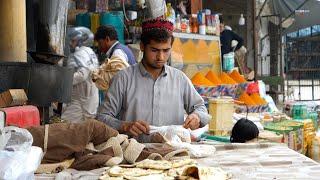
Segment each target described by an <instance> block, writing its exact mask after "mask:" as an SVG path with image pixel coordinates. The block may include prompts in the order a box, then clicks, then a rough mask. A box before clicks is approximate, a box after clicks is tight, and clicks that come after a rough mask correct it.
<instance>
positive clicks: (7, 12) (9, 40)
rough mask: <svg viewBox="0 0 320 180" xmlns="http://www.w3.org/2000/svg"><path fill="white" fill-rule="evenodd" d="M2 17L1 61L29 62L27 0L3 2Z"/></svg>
mask: <svg viewBox="0 0 320 180" xmlns="http://www.w3.org/2000/svg"><path fill="white" fill-rule="evenodd" d="M0 17H1V18H2V20H1V23H0V37H1V43H0V61H11V62H27V52H26V51H27V30H26V29H27V28H26V2H25V0H1V1H0Z"/></svg>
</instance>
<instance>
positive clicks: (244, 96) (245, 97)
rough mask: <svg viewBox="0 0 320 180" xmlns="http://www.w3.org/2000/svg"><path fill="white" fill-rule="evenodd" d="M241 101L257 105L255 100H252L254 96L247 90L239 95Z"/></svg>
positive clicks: (249, 104)
mask: <svg viewBox="0 0 320 180" xmlns="http://www.w3.org/2000/svg"><path fill="white" fill-rule="evenodd" d="M238 100H239V101H241V102H243V103H244V104H245V105H248V106H255V105H257V104H256V103H255V102H254V100H252V98H251V97H250V96H249V95H248V94H247V93H246V92H243V93H242V94H241V96H240V97H239V99H238Z"/></svg>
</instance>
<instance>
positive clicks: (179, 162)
mask: <svg viewBox="0 0 320 180" xmlns="http://www.w3.org/2000/svg"><path fill="white" fill-rule="evenodd" d="M171 163H172V168H179V167H183V166H186V165H190V164H196V163H197V161H195V160H194V159H181V160H173V161H171Z"/></svg>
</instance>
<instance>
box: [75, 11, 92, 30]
mask: <svg viewBox="0 0 320 180" xmlns="http://www.w3.org/2000/svg"><path fill="white" fill-rule="evenodd" d="M76 25H77V26H84V27H87V28H89V29H90V27H91V17H90V14H89V13H80V14H77V16H76Z"/></svg>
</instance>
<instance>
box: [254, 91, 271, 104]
mask: <svg viewBox="0 0 320 180" xmlns="http://www.w3.org/2000/svg"><path fill="white" fill-rule="evenodd" d="M250 97H251V99H252V100H253V101H254V102H255V103H256V104H257V105H264V104H267V102H266V101H265V100H264V99H262V98H261V97H260V95H259V94H258V93H253V94H251V95H250Z"/></svg>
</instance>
